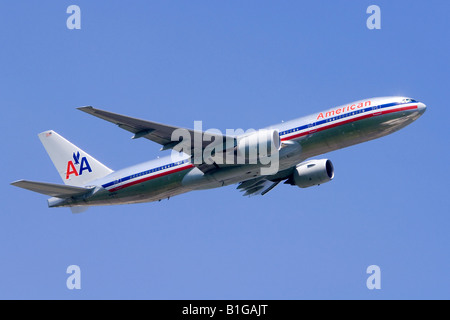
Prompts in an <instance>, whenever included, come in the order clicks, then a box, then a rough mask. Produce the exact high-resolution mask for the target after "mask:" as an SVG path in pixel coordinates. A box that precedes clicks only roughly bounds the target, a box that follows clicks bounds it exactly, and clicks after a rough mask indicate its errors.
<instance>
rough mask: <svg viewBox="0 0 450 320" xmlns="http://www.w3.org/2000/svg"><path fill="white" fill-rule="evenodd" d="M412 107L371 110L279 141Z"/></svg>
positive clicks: (411, 108) (413, 107)
mask: <svg viewBox="0 0 450 320" xmlns="http://www.w3.org/2000/svg"><path fill="white" fill-rule="evenodd" d="M413 109H417V105H415V106H408V107H401V108H396V109H391V110H384V111H381V112H380V113H376V114H374V113H373V112H371V113H369V114H364V115H361V116H359V117H356V118H353V119H347V120H344V121H341V122H337V123H332V124H329V125H327V126H324V127H321V128H314V129H312V130H308V131H305V132H301V133H298V134H295V135H293V136H290V137H286V138H282V139H281V141H287V140H292V139H295V138H299V137H302V136H306V135H308V134H312V133H316V132H320V131H323V130H326V129H331V128H334V127H338V126H340V125H343V124H347V123H350V122H354V121H358V120H363V119H367V118H370V117H373V116H378V115H383V114H389V113H393V112H399V111H406V110H413ZM374 111H376V110H374Z"/></svg>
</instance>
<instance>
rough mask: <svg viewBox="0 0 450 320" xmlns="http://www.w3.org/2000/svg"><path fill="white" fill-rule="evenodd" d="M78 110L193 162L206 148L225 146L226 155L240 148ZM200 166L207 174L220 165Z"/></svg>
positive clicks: (229, 140)
mask: <svg viewBox="0 0 450 320" xmlns="http://www.w3.org/2000/svg"><path fill="white" fill-rule="evenodd" d="M78 109H79V110H81V111H83V112H86V113H88V114H90V115H93V116H96V117H98V118H100V119H103V120H106V121H109V122H111V123H114V124H116V125H118V126H119V127H120V128H122V129H124V130H127V131H129V132H131V133H133V134H134V135H133V137H132V139H137V138H146V139H148V140H151V141H153V142H156V143H158V144H160V145H161V146H162V148H161V150H168V149H174V150H177V151H182V152H184V153H186V154H189V155H190V156H191V157H192V158H194V156H196V155H197V154H199V155H202V154H203V150H204V149H205V148H206V147H208V148H213V147H214V146H223V150H222V151H224V150H225V148H226V147H230V146H231V147H232V148H234V146H236V138H235V137H230V136H225V135H221V134H212V133H206V132H202V131H196V130H192V129H186V128H182V127H176V126H171V125H166V124H162V123H157V122H152V121H147V120H142V119H136V118H132V117H128V116H124V115H120V114H117V113H113V112H109V111H105V110H100V109H96V108H93V107H90V106H88V107H81V108H78ZM173 138H174V139H175V141H174V139H173ZM177 139H178V140H177ZM198 162H199V161H193V163H194V165H195V163H198ZM196 166H197V167H198V168H199V169H200V170H202V171H203V172H205V173H206V172H209V171H211V170H215V169H217V168H218V166H217V165H214V164H206V163H204V162H203V163H200V164H198V165H196Z"/></svg>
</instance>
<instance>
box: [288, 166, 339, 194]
mask: <svg viewBox="0 0 450 320" xmlns="http://www.w3.org/2000/svg"><path fill="white" fill-rule="evenodd" d="M333 178H334V167H333V164H332V163H331V161H330V160H328V159H321V160H311V161H306V162H302V163H300V164H299V165H298V166H297V167H296V168H295V171H294V174H293V181H292V182H293V184H295V185H296V186H298V187H300V188H308V187H312V186H317V185H319V184H322V183H325V182H328V181H331V180H333Z"/></svg>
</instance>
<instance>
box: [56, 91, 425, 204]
mask: <svg viewBox="0 0 450 320" xmlns="http://www.w3.org/2000/svg"><path fill="white" fill-rule="evenodd" d="M425 109H426V106H425V105H424V104H423V103H421V102H418V101H416V100H413V99H410V98H406V97H379V98H371V99H365V100H359V101H355V102H352V103H350V104H345V105H341V106H337V107H333V108H330V109H328V110H325V111H321V112H318V113H314V114H311V115H309V116H306V117H301V118H297V119H294V120H291V121H287V122H283V123H279V124H276V125H272V126H270V127H268V128H267V129H276V130H278V132H279V135H280V139H281V141H282V142H283V143H284V144H285V148H282V149H281V150H280V156H279V169H278V172H277V173H276V174H275V175H273V178H284V177H288V176H289V175H290V174H291V173H292V170H294V168H295V167H296V165H298V164H299V163H301V162H302V161H305V160H306V159H308V158H311V157H315V156H318V155H321V154H324V153H328V152H330V151H334V150H337V149H341V148H345V147H348V146H351V145H354V144H358V143H362V142H365V141H369V140H373V139H376V138H380V137H383V136H385V135H388V134H390V133H393V132H395V131H397V130H399V129H401V128H403V127H405V126H406V125H408V124H410V123H412V122H413V121H415V120H416V119H418V118H419V117H420V116H421V115H422V114H423V112H424V111H425ZM258 175H260V166H258V165H253V166H252V165H231V166H227V167H225V168H222V169H221V170H219V171H217V172H213V173H211V174H204V173H203V172H202V171H200V170H199V169H198V168H197V167H195V166H194V165H193V164H192V163H191V160H190V156H188V155H186V154H182V153H181V154H174V153H172V154H171V155H170V156H167V157H162V158H159V159H155V160H152V161H148V162H145V163H142V164H139V165H135V166H132V167H129V168H126V169H123V170H119V171H115V172H113V173H111V174H109V175H107V176H105V177H103V178H101V179H98V180H96V181H92V182H91V183H90V184H89V185H92V186H95V188H93V191H92V192H91V193H90V194H88V195H84V196H83V197H81V198H70V199H64V200H63V199H59V198H51V199H49V206H51V207H59V206H78V205H80V206H86V205H88V206H92V205H112V204H127V203H140V202H150V201H157V200H162V199H167V198H170V197H173V196H175V195H178V194H181V193H185V192H188V191H192V190H200V189H210V188H217V187H221V186H226V185H230V184H235V183H238V182H242V181H245V180H248V179H252V178H255V177H257V176H258Z"/></svg>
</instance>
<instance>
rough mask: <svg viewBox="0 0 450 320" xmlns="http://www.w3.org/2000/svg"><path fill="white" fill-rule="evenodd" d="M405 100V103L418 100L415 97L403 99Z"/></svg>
mask: <svg viewBox="0 0 450 320" xmlns="http://www.w3.org/2000/svg"><path fill="white" fill-rule="evenodd" d="M403 102H404V103H410V102H417V101H416V100H414V99H410V98H406V99H403Z"/></svg>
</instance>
